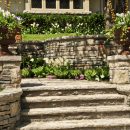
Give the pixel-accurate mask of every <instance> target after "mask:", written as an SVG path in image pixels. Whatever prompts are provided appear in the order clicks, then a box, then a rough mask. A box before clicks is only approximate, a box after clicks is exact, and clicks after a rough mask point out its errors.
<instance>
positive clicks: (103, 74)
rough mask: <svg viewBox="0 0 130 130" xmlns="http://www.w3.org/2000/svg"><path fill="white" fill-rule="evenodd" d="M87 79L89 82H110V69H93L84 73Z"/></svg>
mask: <svg viewBox="0 0 130 130" xmlns="http://www.w3.org/2000/svg"><path fill="white" fill-rule="evenodd" d="M84 76H85V79H87V80H97V81H100V80H108V79H109V68H108V67H107V66H105V67H100V68H92V69H87V70H85V71H84Z"/></svg>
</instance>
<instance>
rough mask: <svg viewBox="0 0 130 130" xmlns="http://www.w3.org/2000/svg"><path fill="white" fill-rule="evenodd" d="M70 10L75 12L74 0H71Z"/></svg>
mask: <svg viewBox="0 0 130 130" xmlns="http://www.w3.org/2000/svg"><path fill="white" fill-rule="evenodd" d="M70 11H71V12H73V0H70Z"/></svg>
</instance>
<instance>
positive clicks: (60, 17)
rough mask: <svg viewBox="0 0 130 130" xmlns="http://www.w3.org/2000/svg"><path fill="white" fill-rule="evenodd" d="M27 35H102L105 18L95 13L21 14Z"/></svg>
mask: <svg viewBox="0 0 130 130" xmlns="http://www.w3.org/2000/svg"><path fill="white" fill-rule="evenodd" d="M17 16H19V17H21V18H22V24H23V32H24V33H25V34H47V33H64V32H65V33H79V34H90V35H93V34H101V33H103V31H104V25H105V24H104V23H105V22H104V16H103V15H102V14H98V13H93V14H86V15H69V14H44V15H43V14H28V13H21V14H17Z"/></svg>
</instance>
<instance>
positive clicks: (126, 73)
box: [107, 55, 130, 84]
mask: <svg viewBox="0 0 130 130" xmlns="http://www.w3.org/2000/svg"><path fill="white" fill-rule="evenodd" d="M107 60H108V63H109V69H110V70H109V74H110V82H111V83H115V84H128V83H130V55H114V56H108V58H107Z"/></svg>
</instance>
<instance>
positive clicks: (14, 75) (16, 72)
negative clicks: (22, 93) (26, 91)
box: [10, 67, 21, 84]
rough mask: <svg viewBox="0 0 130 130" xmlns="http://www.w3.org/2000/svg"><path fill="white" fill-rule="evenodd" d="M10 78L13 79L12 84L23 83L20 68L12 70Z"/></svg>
mask: <svg viewBox="0 0 130 130" xmlns="http://www.w3.org/2000/svg"><path fill="white" fill-rule="evenodd" d="M10 77H11V83H18V84H20V82H21V75H20V68H19V67H17V68H14V69H11V75H10Z"/></svg>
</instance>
